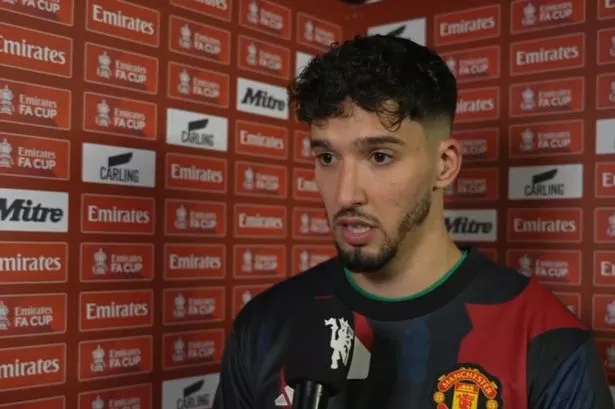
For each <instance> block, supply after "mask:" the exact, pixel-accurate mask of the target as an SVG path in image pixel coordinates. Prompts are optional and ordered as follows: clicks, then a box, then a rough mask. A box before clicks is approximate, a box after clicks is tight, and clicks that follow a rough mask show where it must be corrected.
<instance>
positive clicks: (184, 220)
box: [164, 199, 226, 237]
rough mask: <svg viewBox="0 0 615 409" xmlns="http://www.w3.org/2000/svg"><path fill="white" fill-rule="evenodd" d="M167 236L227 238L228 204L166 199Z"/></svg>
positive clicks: (165, 226)
mask: <svg viewBox="0 0 615 409" xmlns="http://www.w3.org/2000/svg"><path fill="white" fill-rule="evenodd" d="M164 205H165V211H164V213H165V222H164V228H165V234H166V235H167V236H202V237H224V236H226V203H224V202H207V201H197V200H186V199H166V200H165V202H164Z"/></svg>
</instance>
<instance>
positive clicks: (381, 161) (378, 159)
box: [372, 152, 393, 165]
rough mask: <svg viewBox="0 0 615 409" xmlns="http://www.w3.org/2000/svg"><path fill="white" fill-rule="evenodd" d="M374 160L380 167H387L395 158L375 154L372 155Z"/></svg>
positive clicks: (378, 153) (383, 154)
mask: <svg viewBox="0 0 615 409" xmlns="http://www.w3.org/2000/svg"><path fill="white" fill-rule="evenodd" d="M372 159H373V160H374V162H376V163H377V164H379V165H385V164H387V163H389V162H390V161H391V160H392V159H393V157H392V156H391V155H387V154H386V153H384V152H374V153H373V154H372Z"/></svg>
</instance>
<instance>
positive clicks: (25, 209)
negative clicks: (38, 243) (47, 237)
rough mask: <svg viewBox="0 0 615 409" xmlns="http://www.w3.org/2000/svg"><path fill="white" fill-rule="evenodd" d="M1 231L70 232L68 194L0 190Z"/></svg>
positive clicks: (44, 191)
mask: <svg viewBox="0 0 615 409" xmlns="http://www.w3.org/2000/svg"><path fill="white" fill-rule="evenodd" d="M0 231H28V232H55V233H66V232H68V193H65V192H52V191H46V190H24V189H0Z"/></svg>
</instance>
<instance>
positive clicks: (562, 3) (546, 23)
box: [510, 0, 585, 34]
mask: <svg viewBox="0 0 615 409" xmlns="http://www.w3.org/2000/svg"><path fill="white" fill-rule="evenodd" d="M584 22H585V0H542V1H537V0H532V1H527V0H514V1H513V2H512V3H511V5H510V32H511V33H512V34H519V33H525V32H529V31H538V30H546V29H549V28H554V27H564V26H571V25H575V24H580V23H584Z"/></svg>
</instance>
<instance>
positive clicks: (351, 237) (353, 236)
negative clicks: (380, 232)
mask: <svg viewBox="0 0 615 409" xmlns="http://www.w3.org/2000/svg"><path fill="white" fill-rule="evenodd" d="M338 225H339V227H340V228H341V233H342V237H343V238H344V241H345V242H346V243H348V244H350V245H352V246H363V245H366V244H367V243H368V242H369V241H370V240H371V239H372V238H373V236H374V234H375V233H376V226H374V225H373V224H371V223H369V222H367V221H365V220H362V219H359V218H341V219H340V220H338Z"/></svg>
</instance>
